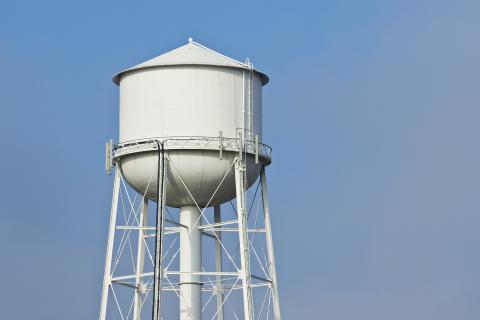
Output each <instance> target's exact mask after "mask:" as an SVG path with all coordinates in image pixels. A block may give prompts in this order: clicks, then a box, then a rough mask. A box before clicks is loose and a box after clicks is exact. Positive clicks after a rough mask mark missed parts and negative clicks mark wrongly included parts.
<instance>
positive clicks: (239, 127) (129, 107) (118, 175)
mask: <svg viewBox="0 0 480 320" xmlns="http://www.w3.org/2000/svg"><path fill="white" fill-rule="evenodd" d="M113 80H114V82H115V83H116V84H118V85H119V86H120V144H119V145H117V146H115V148H114V150H113V154H110V153H107V157H106V169H109V168H110V167H109V163H111V161H113V164H115V165H116V168H115V182H114V193H113V198H112V211H111V217H110V229H109V236H108V244H107V255H106V263H105V275H104V282H103V291H102V304H101V311H100V320H106V313H107V302H108V295H109V292H111V293H112V295H113V299H114V302H115V303H116V307H117V309H118V310H117V311H118V313H120V316H121V318H122V319H127V318H128V319H130V318H133V319H134V320H140V319H141V317H142V316H141V314H142V312H141V306H142V301H143V302H145V301H146V300H147V299H146V298H148V297H147V296H146V295H148V294H150V295H151V296H152V298H153V299H152V300H153V311H152V315H153V318H154V319H155V320H159V319H162V315H163V317H164V316H165V315H164V312H165V311H163V312H162V310H161V309H160V301H161V297H162V295H165V294H168V292H173V293H175V294H176V295H179V304H180V311H179V316H180V320H193V319H196V320H201V319H202V292H211V293H212V296H211V298H214V297H213V294H216V299H213V301H215V300H216V308H215V309H216V312H215V314H213V318H216V320H223V317H224V316H225V317H227V318H230V317H229V316H230V315H231V312H232V313H233V316H234V317H235V318H236V319H238V317H237V314H236V313H235V310H233V309H232V306H231V305H230V302H229V301H228V300H229V299H230V300H231V299H232V296H230V293H232V290H241V291H242V297H243V313H244V317H243V319H245V320H253V318H254V317H255V319H257V318H260V316H261V310H260V311H259V310H258V306H255V305H254V304H253V294H252V290H253V289H254V288H267V289H268V290H271V292H269V291H267V295H265V298H267V297H269V298H268V301H269V302H268V307H267V309H270V299H271V302H272V305H273V309H274V317H275V319H276V320H279V319H280V307H279V303H278V292H277V282H276V274H275V261H274V260H275V259H274V256H273V243H272V237H271V224H270V214H269V205H268V195H267V189H266V178H265V172H264V167H265V166H266V165H268V164H269V163H270V161H271V150H270V148H269V147H268V146H266V145H264V144H262V143H261V141H262V86H263V85H265V84H266V83H267V82H268V77H267V76H266V75H264V74H263V73H261V72H258V71H257V70H254V69H253V66H252V65H251V64H250V62H248V60H247V62H246V63H241V62H238V61H236V60H233V59H231V58H228V57H226V56H224V55H222V54H219V53H217V52H215V51H213V50H211V49H208V48H206V47H204V46H202V45H200V44H198V43H196V42H194V41H193V40H189V43H188V44H187V45H185V46H182V47H180V48H178V49H175V50H173V51H170V52H167V53H166V54H163V55H161V56H158V57H156V58H154V59H151V60H149V61H146V62H145V63H142V64H140V65H137V66H135V67H133V68H131V69H128V70H125V71H122V72H120V73H119V74H117V75H116V76H115V77H114V79H113ZM160 146H161V148H160ZM106 148H107V151H108V152H109V150H110V149H111V146H107V147H106ZM159 149H160V150H161V151H163V152H160V150H159ZM110 156H111V157H110ZM159 159H162V160H161V161H162V162H161V163H160V166H159V162H158V161H159ZM163 164H165V166H163ZM167 164H168V165H167ZM160 168H164V170H163V171H162V172H161V174H160V175H158V170H159V169H160ZM259 175H261V181H260V183H261V190H262V191H261V192H262V199H263V211H264V223H265V228H264V229H262V228H258V227H257V226H256V222H255V226H254V227H253V228H249V226H248V216H247V215H248V214H247V212H250V211H251V209H252V208H250V209H249V208H248V203H247V200H246V190H247V188H248V187H249V186H251V185H252V184H253V183H254V182H255V181H256V179H257V178H258V176H259ZM158 178H160V179H161V180H158ZM123 179H124V180H125V181H126V182H127V183H128V184H129V185H130V186H131V187H132V188H133V189H134V190H135V191H137V192H138V193H140V195H141V196H142V203H143V206H142V207H141V208H140V209H141V210H139V211H138V210H136V209H135V208H134V207H135V200H133V201H131V200H130V199H131V198H130V197H128V191H127V188H126V185H125V184H124V183H123V182H124V180H123ZM120 182H122V186H123V187H124V188H123V189H122V190H123V191H124V192H126V193H127V199H128V204H129V205H130V206H131V210H130V213H129V215H130V214H132V213H133V214H134V216H135V218H136V219H135V220H134V221H131V220H128V219H130V216H128V219H127V216H126V215H125V208H123V210H124V212H123V213H124V216H125V219H126V221H125V223H123V224H124V225H119V226H117V225H116V216H117V207H118V198H119V193H120V192H121V190H120ZM159 182H160V183H159ZM158 186H162V189H161V190H158ZM122 194H123V193H122ZM255 196H256V193H255ZM234 198H236V202H237V205H236V209H237V210H236V212H237V216H238V218H237V221H222V219H221V213H220V204H222V203H225V202H227V201H229V200H232V199H234ZM149 199H150V200H153V201H157V199H159V200H160V201H159V202H160V205H159V206H158V210H157V224H156V226H155V227H153V226H147V208H148V200H149ZM254 200H255V198H254V199H253V201H252V205H253V202H254ZM122 205H124V204H123V203H122ZM166 206H171V207H179V208H180V213H179V221H175V220H177V219H176V218H173V217H171V216H170V215H169V218H168V219H166V218H165V214H167V210H168V209H167V208H166ZM208 206H214V221H213V224H212V223H211V222H209V221H207V220H208V219H207V216H206V215H204V214H203V213H204V211H203V208H204V207H208ZM249 210H250V211H249ZM136 212H138V213H139V217H138V219H137V216H136ZM168 214H169V213H168ZM256 214H257V217H258V209H257V213H256ZM120 219H121V218H120ZM202 220H205V221H206V224H205V225H202ZM129 221H130V222H129ZM255 221H256V220H255ZM165 222H168V223H170V224H173V225H175V227H171V226H165ZM235 224H237V225H238V227H236V226H232V227H228V226H229V225H235ZM116 229H118V230H123V231H124V233H123V235H122V239H121V241H120V246H119V248H118V252H117V256H116V258H115V261H114V263H113V267H112V250H113V248H114V240H115V239H114V234H115V230H116ZM132 230H136V232H137V231H138V244H137V251H136V253H137V256H136V259H137V262H136V265H134V266H133V268H134V270H133V271H132V272H131V273H129V274H125V273H123V274H119V275H117V274H116V273H117V272H119V270H116V268H115V267H116V266H117V263H118V261H119V259H120V258H122V253H123V254H124V251H126V250H124V249H125V247H126V244H127V241H128V243H129V246H130V248H129V249H130V253H131V256H132V262H133V259H134V258H133V253H132V249H131V245H130V239H129V237H130V234H131V233H135V232H131V231H132ZM153 230H155V233H152V232H151V231H153ZM147 231H150V233H147ZM223 232H237V233H238V248H239V253H240V265H237V264H238V262H236V261H234V260H235V255H236V253H234V252H232V251H231V250H232V248H230V249H228V248H227V247H226V244H225V243H224V242H222V233H223ZM202 233H203V234H205V235H207V236H208V237H209V238H213V239H214V241H215V271H213V272H212V271H211V270H203V268H202V241H201V236H202ZM253 233H265V236H266V239H265V240H266V247H267V251H268V266H265V268H264V267H263V262H261V261H258V262H259V263H260V265H261V266H262V267H261V269H262V270H263V271H264V275H265V277H264V276H263V275H262V276H259V275H255V274H252V270H251V269H250V246H251V247H252V251H253V252H254V254H255V258H257V260H259V259H258V255H257V252H256V251H255V248H254V247H253V244H251V243H250V241H249V234H253ZM167 234H171V235H169V236H168V237H178V239H179V240H180V246H179V249H178V251H177V253H170V256H169V255H168V251H169V250H170V249H169V248H166V249H165V250H166V252H164V247H163V245H164V236H166V235H167ZM153 236H154V237H155V248H154V249H155V250H154V251H150V249H149V246H148V245H147V244H146V243H145V242H144V239H145V238H146V237H153ZM119 238H120V237H119ZM122 243H123V244H122ZM172 245H173V243H172ZM145 250H147V251H148V255H147V257H146V254H145ZM262 250H263V247H262ZM151 252H154V256H153V257H152V255H151ZM177 254H178V258H177V259H178V260H179V261H178V260H176V261H177V262H176V263H178V264H177V266H178V269H177V268H176V267H174V266H173V265H171V263H172V262H173V261H174V260H175V257H176V256H177ZM223 254H225V255H224V257H223V258H225V261H224V262H225V268H226V269H227V270H228V268H229V267H230V268H231V267H232V266H233V267H234V269H233V271H229V272H224V271H223V266H222V255H223ZM164 255H165V256H168V257H169V261H166V262H165V264H167V265H168V267H167V266H165V265H164V262H163V259H164ZM148 259H150V261H151V263H152V266H153V270H154V272H145V271H144V261H145V260H148ZM252 259H253V258H252ZM266 260H267V258H265V263H267V262H266ZM254 262H255V261H254ZM227 263H228V265H229V266H227ZM175 269H177V270H175ZM266 270H268V271H266ZM114 273H115V276H114ZM152 276H153V279H152ZM169 276H174V277H177V276H178V277H179V283H176V281H174V283H172V280H171V278H169ZM210 276H213V277H214V278H213V281H212V280H210ZM147 277H148V278H147ZM202 277H203V278H202ZM232 277H233V278H232ZM202 281H206V282H205V283H202ZM152 282H153V284H152ZM113 283H116V284H117V285H118V284H121V285H124V286H126V287H129V288H133V289H135V293H134V295H133V302H132V304H131V306H133V310H132V311H133V312H132V313H130V310H129V311H128V314H126V313H125V314H123V311H122V310H121V309H122V308H120V306H119V300H118V299H117V296H116V294H115V291H114V290H113V289H114V288H113V286H112V284H113ZM240 283H241V284H240ZM109 289H111V290H110V291H109ZM153 289H154V290H153ZM162 292H163V294H161V293H162ZM144 293H145V294H144ZM269 294H271V298H270V296H269ZM113 299H112V300H113ZM120 301H124V300H120ZM209 301H210V300H208V301H207V302H206V306H204V307H205V308H207V306H208V302H209ZM265 301H266V300H264V301H263V303H265ZM226 302H228V305H229V308H227V307H225V308H224V305H225V306H226V305H227V304H225V303H226ZM213 304H215V302H213ZM162 306H163V305H162ZM263 307H264V305H262V306H261V309H263ZM124 311H125V310H124ZM237 311H238V310H237ZM257 312H258V313H257ZM124 315H125V316H124ZM144 315H145V314H144ZM266 318H267V319H268V318H269V316H268V311H267V313H266Z"/></svg>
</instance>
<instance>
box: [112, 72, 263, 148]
mask: <svg viewBox="0 0 480 320" xmlns="http://www.w3.org/2000/svg"><path fill="white" fill-rule="evenodd" d="M245 72H246V73H247V74H248V73H249V72H248V71H244V70H242V69H235V68H223V67H217V66H204V65H193V66H183V65H181V66H169V67H162V68H153V69H140V70H135V71H131V72H129V73H127V74H125V75H124V76H122V78H121V80H120V142H125V141H131V140H136V139H144V138H149V137H169V136H207V137H215V136H218V132H219V131H222V132H223V135H224V136H225V137H227V138H234V137H236V131H237V128H245V130H247V131H249V130H250V125H249V123H248V118H249V117H253V119H254V120H253V121H254V123H253V126H252V128H251V130H250V131H251V134H252V135H253V136H254V135H256V134H258V135H259V136H260V138H261V132H262V128H261V125H262V122H261V114H262V84H261V80H260V78H259V77H258V76H254V77H253V84H252V89H253V93H252V94H253V97H252V114H249V109H248V108H247V109H246V110H245V111H246V112H247V115H246V120H245V122H247V123H246V124H244V119H243V114H242V112H243V108H244V103H245V102H247V103H248V100H249V97H250V93H249V92H248V91H250V90H249V88H250V85H249V82H250V79H249V78H248V77H246V79H245V80H244V79H243V74H244V73H245ZM244 81H245V82H246V88H245V91H246V92H243V91H244V90H243V83H244Z"/></svg>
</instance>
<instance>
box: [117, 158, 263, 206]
mask: <svg viewBox="0 0 480 320" xmlns="http://www.w3.org/2000/svg"><path fill="white" fill-rule="evenodd" d="M236 155H237V153H236V152H235V153H234V152H223V158H222V159H219V158H218V151H209V150H170V151H169V153H168V158H169V165H168V168H167V169H166V171H167V172H166V197H167V205H168V206H171V207H181V206H188V205H194V204H195V202H197V204H198V205H199V206H202V207H204V206H206V205H207V204H209V205H210V206H212V205H216V204H221V203H224V202H226V201H229V200H231V199H233V198H235V175H234V173H233V170H230V168H231V166H232V163H233V161H234V159H235V156H236ZM157 156H158V153H157V152H156V151H155V152H142V153H135V154H131V155H128V156H126V157H124V158H122V160H121V162H120V164H119V165H120V167H121V168H122V172H123V174H124V177H125V180H127V181H128V183H129V184H130V185H131V186H132V187H133V188H134V189H135V190H136V191H138V192H139V193H140V194H143V193H146V197H147V198H149V199H153V200H156V198H157V161H158V160H157ZM247 162H248V165H247V166H248V169H249V170H248V172H247V181H248V185H251V184H253V183H254V182H255V179H256V178H257V177H258V175H259V174H260V168H261V167H260V165H255V156H254V155H248V156H247ZM225 175H226V176H225ZM222 179H224V182H223V183H222V185H221V188H219V189H218V191H217V192H216V193H215V195H214V197H213V198H212V199H211V197H212V195H213V194H214V192H215V190H216V189H217V188H218V185H219V183H220V182H221V181H222ZM184 184H185V185H186V186H187V188H188V190H189V191H190V192H191V194H190V193H189V192H188V191H187V189H186V188H185V186H184ZM192 196H193V198H194V199H195V201H194V200H193V199H192ZM210 199H211V200H210ZM209 200H210V203H209Z"/></svg>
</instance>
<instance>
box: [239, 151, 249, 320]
mask: <svg viewBox="0 0 480 320" xmlns="http://www.w3.org/2000/svg"><path fill="white" fill-rule="evenodd" d="M235 187H236V193H237V214H238V236H239V245H240V260H241V270H240V279H241V280H242V291H243V313H244V318H245V320H253V303H252V287H251V275H250V254H249V239H248V223H247V209H246V201H245V163H244V162H243V161H242V160H240V159H237V161H236V163H235Z"/></svg>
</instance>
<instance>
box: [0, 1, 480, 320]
mask: <svg viewBox="0 0 480 320" xmlns="http://www.w3.org/2000/svg"><path fill="white" fill-rule="evenodd" d="M479 12H480V4H479V2H478V1H465V0H460V1H455V2H453V1H442V0H440V1H433V0H431V1H428V0H426V1H409V0H407V1H312V2H307V1H295V2H293V1H292V2H279V1H271V2H267V1H263V2H260V1H257V2H254V1H243V2H226V1H204V2H186V1H179V2H173V1H172V2H160V1H157V2H153V1H152V2H146V1H136V2H122V1H101V2H99V1H77V2H69V1H30V2H26V1H8V0H4V1H2V2H1V3H0V70H1V76H0V136H1V137H2V149H3V152H2V153H1V157H0V168H1V169H2V179H1V180H2V183H1V184H0V195H1V201H0V214H1V223H0V226H1V232H0V250H1V259H0V272H1V274H2V275H3V276H4V277H3V284H4V286H3V290H1V291H0V301H1V302H0V306H1V309H2V317H3V318H8V319H13V320H17V319H18V320H22V319H27V318H34V319H65V318H68V319H72V320H76V319H79V320H80V319H82V320H83V319H95V318H96V317H97V314H98V308H99V300H100V284H101V279H102V270H103V262H104V252H105V243H106V230H107V223H108V211H109V205H110V197H111V186H112V179H111V177H107V176H105V175H104V172H103V157H104V154H103V148H104V142H105V141H106V140H107V139H108V138H110V137H116V135H117V130H118V127H117V117H118V113H117V110H118V109H117V108H118V96H117V95H118V91H117V87H116V86H115V85H114V84H113V83H112V82H111V80H110V79H111V77H112V75H113V74H115V73H116V72H117V71H119V70H122V69H123V68H125V67H128V66H131V65H133V64H136V63H139V62H142V61H144V60H146V59H147V58H151V57H153V56H155V55H158V54H160V53H162V52H165V51H167V50H170V49H173V48H175V47H177V46H179V45H182V44H184V43H185V42H186V40H187V38H188V37H190V36H192V37H194V39H195V40H197V41H199V42H200V43H203V44H205V45H207V46H209V47H211V48H213V49H215V50H218V51H220V52H222V53H224V54H226V55H229V56H232V57H234V58H237V59H239V60H244V58H245V57H247V56H248V57H250V58H251V59H252V60H253V62H254V64H255V66H256V67H257V68H259V69H260V70H262V71H264V72H265V73H267V74H268V75H269V76H270V78H271V82H270V83H269V84H268V86H266V87H265V88H264V140H265V142H266V143H268V144H270V145H272V146H273V148H274V159H273V164H272V166H271V167H269V169H268V175H269V191H270V194H271V205H272V219H273V228H274V229H273V231H274V240H275V245H276V248H275V249H276V258H277V269H278V277H279V285H280V297H281V303H282V310H283V314H284V317H285V319H339V320H343V319H345V320H346V319H353V318H355V319H365V320H367V319H368V320H376V319H378V320H380V319H391V320H396V319H398V320H400V319H402V320H405V319H412V320H416V319H418V320H420V319H421V320H425V319H435V320H443V319H445V320H447V319H478V318H479V317H480V303H479V301H480V276H479V272H480V271H479V270H480V256H479V253H478V244H479V243H480V233H479V232H478V230H479V227H480V216H479V215H480V201H479V199H480V182H479V181H480V151H479V148H478V137H479V135H480V126H479V124H478V123H479V119H480V104H479V102H480V90H479V86H478V78H479V76H478V75H479V74H480V63H479V57H480V44H479V42H478V35H479V33H480V22H479V21H480V14H479Z"/></svg>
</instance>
